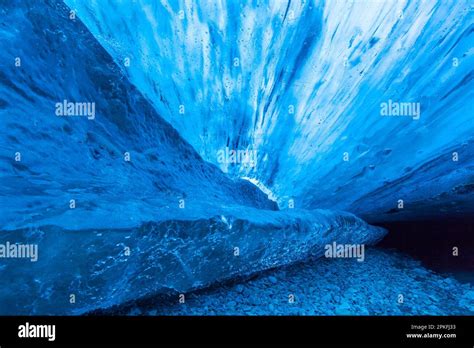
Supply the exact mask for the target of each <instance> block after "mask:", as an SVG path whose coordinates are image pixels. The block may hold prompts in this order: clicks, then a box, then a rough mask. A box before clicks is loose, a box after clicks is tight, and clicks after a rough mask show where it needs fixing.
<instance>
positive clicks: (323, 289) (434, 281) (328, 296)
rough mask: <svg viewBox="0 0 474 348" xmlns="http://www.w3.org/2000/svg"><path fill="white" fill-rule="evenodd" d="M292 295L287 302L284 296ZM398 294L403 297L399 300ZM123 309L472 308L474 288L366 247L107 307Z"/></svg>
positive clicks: (372, 311)
mask: <svg viewBox="0 0 474 348" xmlns="http://www.w3.org/2000/svg"><path fill="white" fill-rule="evenodd" d="M291 296H293V298H294V302H293V303H291V301H290V299H291V298H292V297H291ZM401 296H403V303H399V301H400V302H401V299H402V298H401ZM114 312H119V313H121V314H128V315H473V314H474V288H473V287H472V285H470V284H461V283H460V282H458V281H457V280H455V279H453V278H450V277H447V276H444V275H439V274H435V273H433V272H432V271H430V270H428V269H426V268H424V267H423V266H422V265H421V263H420V262H418V261H415V260H413V259H411V258H409V257H408V256H406V255H403V254H400V253H397V252H393V251H390V250H382V249H377V248H371V249H368V250H367V252H366V259H365V261H364V262H357V261H356V260H355V259H319V260H314V261H310V262H307V263H300V264H297V265H293V266H287V267H284V268H280V269H277V270H273V271H268V272H265V273H263V274H260V275H259V276H257V277H254V278H252V279H250V280H248V281H246V282H242V283H233V284H223V285H221V286H219V287H216V288H214V289H207V290H201V291H198V292H194V293H189V294H186V296H185V303H184V304H182V303H179V296H178V295H177V296H176V297H173V298H172V299H166V300H163V299H157V298H154V299H147V300H143V301H141V302H139V303H134V304H133V305H130V306H126V307H121V308H115V310H114Z"/></svg>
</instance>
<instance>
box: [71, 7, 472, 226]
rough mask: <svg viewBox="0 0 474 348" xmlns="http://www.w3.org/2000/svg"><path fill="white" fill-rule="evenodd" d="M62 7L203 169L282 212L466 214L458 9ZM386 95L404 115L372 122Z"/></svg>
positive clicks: (465, 65) (466, 54)
mask: <svg viewBox="0 0 474 348" xmlns="http://www.w3.org/2000/svg"><path fill="white" fill-rule="evenodd" d="M66 3H67V4H68V5H69V6H70V8H71V9H74V10H76V11H77V15H78V17H79V18H80V19H81V21H82V22H83V23H84V24H85V25H86V26H87V28H88V29H89V30H90V31H91V32H92V33H93V34H94V36H95V38H96V39H97V40H98V41H99V42H100V43H101V45H102V46H103V47H104V48H105V49H106V50H107V52H108V53H109V54H111V56H112V57H113V58H114V61H115V62H116V63H117V65H118V66H120V67H121V68H122V69H123V71H124V73H125V74H126V76H127V77H128V79H129V80H130V81H131V82H132V83H133V84H134V85H135V86H136V87H137V88H138V89H139V90H140V92H142V93H143V95H144V96H145V97H146V98H147V99H148V100H149V101H150V102H151V103H152V104H153V106H154V107H155V109H156V110H157V112H158V113H159V114H160V115H161V116H162V117H163V118H165V119H166V120H167V121H168V122H170V123H171V124H172V125H173V127H174V128H175V129H177V130H178V132H179V133H180V134H181V136H183V137H184V138H185V139H186V140H187V141H188V142H189V143H190V144H191V145H192V146H193V147H194V148H195V149H196V150H197V151H198V152H199V154H200V155H201V156H202V157H203V158H204V159H205V160H206V161H209V162H211V163H215V164H216V165H218V166H220V168H221V169H222V170H223V171H224V172H227V173H229V174H231V175H232V176H237V177H245V178H249V179H251V180H252V181H253V182H254V183H257V184H258V185H260V187H261V188H266V189H267V190H268V191H266V192H271V194H272V196H273V197H274V198H276V199H277V201H278V202H279V205H280V207H281V208H285V207H287V206H288V204H289V202H291V201H290V200H293V201H294V205H295V206H298V207H302V208H321V207H322V208H330V209H342V210H348V211H351V212H354V213H357V214H360V215H362V216H363V217H365V218H367V219H369V220H371V221H375V220H389V219H406V218H416V217H434V216H443V215H453V214H454V215H459V214H464V213H466V212H470V213H472V212H474V203H473V184H474V174H473V168H474V144H473V137H474V122H473V116H474V111H473V102H472V100H473V99H472V98H473V91H474V88H473V84H474V82H473V71H472V67H473V49H472V42H473V14H474V12H473V7H472V4H470V2H469V1H456V2H442V1H426V2H421V1H407V2H405V1H342V0H341V1H337V0H336V1H326V2H319V1H271V2H268V1H251V2H244V1H224V2H220V1H219V2H217V1H198V2H196V1H161V2H152V1H133V2H130V1H125V2H117V1H92V2H85V1H75V0H67V1H66ZM391 101H394V102H401V103H403V102H410V103H418V106H419V107H420V109H421V110H420V111H421V112H420V114H419V115H418V116H419V118H417V117H383V116H382V115H381V104H382V103H389V102H391ZM225 148H229V149H234V150H250V151H255V152H256V154H257V157H258V161H257V165H256V166H245V165H238V164H237V165H235V164H234V163H219V161H218V155H217V152H218V151H219V150H221V149H225ZM453 159H454V160H453ZM400 200H403V203H402V205H403V209H399V207H401V206H402V205H400Z"/></svg>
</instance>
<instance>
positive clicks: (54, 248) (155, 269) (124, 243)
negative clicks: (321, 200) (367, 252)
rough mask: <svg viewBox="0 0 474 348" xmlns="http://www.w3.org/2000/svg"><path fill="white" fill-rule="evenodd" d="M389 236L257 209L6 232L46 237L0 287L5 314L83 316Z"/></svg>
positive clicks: (315, 216) (319, 214)
mask: <svg viewBox="0 0 474 348" xmlns="http://www.w3.org/2000/svg"><path fill="white" fill-rule="evenodd" d="M384 234H385V230H384V229H382V228H379V227H372V226H369V225H367V224H366V223H365V222H363V221H362V220H360V219H359V218H357V217H355V216H353V215H351V214H348V213H333V212H329V211H326V210H314V211H311V212H303V211H300V212H296V211H295V212H272V211H267V212H263V211H262V210H256V209H252V208H243V209H240V210H236V209H234V210H233V213H232V214H226V215H221V216H209V217H207V218H206V217H201V218H199V219H195V220H172V221H161V222H149V223H146V224H144V225H142V226H140V227H138V228H133V229H105V230H97V229H94V230H81V231H71V230H64V229H59V228H55V227H51V226H47V227H46V226H45V227H42V228H38V229H35V230H31V229H25V230H17V231H9V232H2V236H1V240H3V239H5V240H15V241H17V242H20V243H28V242H29V243H31V242H35V243H38V248H39V258H38V261H37V262H30V261H29V260H18V259H11V260H6V262H4V263H2V267H1V268H0V278H1V279H2V282H5V284H8V286H3V287H1V288H0V313H2V314H13V313H17V314H78V313H83V312H86V311H90V310H94V309H98V308H106V307H109V306H112V305H117V304H122V303H124V302H128V301H132V300H136V299H139V298H141V297H144V296H150V295H153V294H160V293H184V292H187V291H190V290H192V289H195V288H200V287H204V286H208V285H210V284H212V283H213V282H215V281H219V280H225V279H229V278H232V277H234V276H243V275H249V274H252V273H255V272H257V271H260V270H263V269H268V268H273V267H277V266H281V265H285V264H288V263H292V262H295V261H299V260H303V259H306V258H308V257H319V256H322V255H323V254H324V245H325V244H330V243H333V242H334V241H336V242H337V243H350V244H353V243H368V244H372V243H375V242H377V241H378V240H379V239H381V238H382V237H383V236H384ZM127 248H128V249H127ZM127 250H129V252H127ZM70 294H74V295H75V298H76V303H75V304H74V305H71V304H70V303H69V296H70Z"/></svg>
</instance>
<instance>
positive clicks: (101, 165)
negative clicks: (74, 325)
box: [0, 0, 474, 315]
mask: <svg viewBox="0 0 474 348" xmlns="http://www.w3.org/2000/svg"><path fill="white" fill-rule="evenodd" d="M0 14H1V16H0V38H1V50H0V91H1V94H0V117H1V120H2V123H1V126H0V156H1V161H0V166H1V171H0V178H1V192H0V209H1V210H0V223H1V226H0V227H1V234H0V279H1V282H2V287H0V314H1V315H11V314H28V315H30V314H31V315H36V314H53V315H55V314H66V315H75V314H85V313H94V312H97V311H111V312H108V313H132V314H137V313H140V314H152V315H153V314H163V313H164V314H169V313H171V314H173V313H175V314H321V315H327V314H336V315H339V314H365V315H367V314H432V313H435V314H473V313H474V280H473V279H474V277H472V274H473V272H474V266H473V265H474V259H473V258H472V255H473V254H474V246H473V240H474V235H473V229H472V221H473V220H474V121H473V117H474V110H473V95H474V79H473V77H474V72H473V66H474V64H473V63H474V52H473V48H472V43H473V42H474V39H473V35H474V21H473V16H474V7H473V5H472V3H471V2H470V1H468V0H465V1H464V0H463V1H456V2H441V1H433V0H430V1H425V2H422V1H406V2H405V1H392V0H384V1H377V2H375V1H342V0H340V1H339V0H335V1H318V0H315V1H312V0H311V1H305V0H301V1H292V0H288V1H286V0H285V1H283V0H282V1H259V0H257V1H231V0H228V1H200V0H198V1H192V0H180V1H178V0H177V1H166V0H161V1H158V0H157V1H151V0H138V1H123V2H121V1H115V0H104V1H92V0H91V1H82V0H80V1H78V0H65V1H64V2H62V1H59V0H46V1H43V2H37V1H31V0H27V1H22V2H19V3H13V2H11V1H7V2H5V3H2V5H1V7H0ZM423 221H429V223H423ZM453 221H456V223H454V222H453ZM460 221H461V222H466V223H465V224H464V225H463V224H461V225H462V226H461V227H459V228H457V226H458V225H457V224H459V223H460ZM414 223H416V224H418V225H416V226H417V227H416V228H415V227H413V226H415V225H413V224H414ZM438 223H439V224H440V225H439V226H443V227H442V228H441V229H440V231H439V233H438V234H437V235H436V236H437V237H436V238H435V237H433V235H434V234H433V233H432V231H433V229H436V228H435V227H434V226H436V225H437V224H438ZM407 224H408V225H407ZM410 224H411V225H410ZM409 226H412V227H409ZM450 226H451V227H450ZM453 226H454V227H453ZM459 230H462V231H461V232H459ZM407 231H411V232H410V233H407ZM445 231H446V233H445ZM447 231H449V233H448V232H447ZM387 234H388V236H387ZM401 236H403V238H405V239H403V243H402V242H401V239H400V238H402V237H401ZM384 238H385V239H384ZM382 239H383V240H384V241H383V242H382V243H381V244H378V245H379V246H378V247H377V246H375V245H377V243H379V242H380V241H381V240H382ZM430 239H431V240H432V241H434V240H439V241H443V243H444V244H443V248H441V249H442V250H441V249H440V251H439V253H444V254H443V255H447V254H449V253H451V254H450V258H452V257H454V256H453V254H452V253H453V251H452V250H454V249H453V248H455V249H456V251H457V252H459V253H460V255H459V257H460V258H458V259H456V260H462V261H460V262H458V263H459V265H461V266H462V268H463V274H465V275H466V274H467V276H466V278H465V279H468V280H463V281H461V280H460V279H459V278H456V277H454V276H451V275H449V274H446V273H439V272H434V271H431V270H429V269H428V268H427V266H426V264H420V263H419V262H418V261H417V260H416V259H417V250H419V249H413V250H411V251H410V252H409V254H410V256H408V255H406V254H404V253H403V252H406V251H407V250H408V249H410V248H408V247H406V246H407V244H409V243H410V241H412V242H414V241H416V242H417V243H420V245H421V244H423V243H424V242H425V241H426V240H430ZM333 243H337V244H341V245H342V244H344V245H364V246H365V245H366V246H367V248H366V249H364V250H365V253H366V258H365V260H364V261H363V262H358V261H357V260H352V259H350V260H349V259H343V260H330V259H329V258H327V257H326V258H324V257H323V256H325V255H326V254H325V250H326V247H327V246H328V245H332V244H333ZM384 243H385V244H384ZM453 243H454V244H453ZM21 245H24V246H33V245H34V246H37V255H36V256H37V260H33V259H32V258H30V259H28V257H22V255H20V254H21V248H20V246H21ZM384 245H386V246H390V247H395V249H398V250H397V251H393V249H391V248H384ZM431 247H432V249H435V248H438V245H435V244H433V245H432V246H431ZM31 250H33V249H31ZM27 251H28V250H27V249H24V250H23V252H24V253H27ZM23 256H25V255H23ZM326 256H327V255H326ZM455 256H456V257H457V256H458V255H455ZM433 257H438V256H433ZM439 257H441V256H439ZM443 257H447V256H443ZM412 258H413V259H412ZM419 258H421V256H420V257H419ZM359 261H361V260H359ZM337 270H341V272H338V271H337ZM387 270H391V272H388V273H390V275H387V273H386V272H387ZM343 272H344V274H343ZM438 273H439V274H438ZM347 274H349V275H350V276H351V277H353V283H352V284H350V285H349V284H346V283H345V282H346V279H344V278H348V276H347ZM364 277H365V278H364ZM290 279H292V280H290ZM367 281H369V285H364V284H366V282H367ZM3 284H4V285H3ZM289 284H290V285H291V286H290V285H289ZM298 284H300V285H298ZM304 284H312V285H311V286H310V287H309V288H308V289H312V290H308V291H309V293H308V291H306V290H301V289H302V288H305V286H303V285H304ZM354 284H359V285H358V286H355V285H354ZM289 287H291V288H292V289H293V290H288V289H289ZM400 287H402V288H400ZM252 289H253V290H252ZM256 289H259V290H258V291H259V294H260V295H258V296H260V297H262V296H263V297H264V296H266V294H267V295H268V296H269V297H271V298H276V297H277V295H275V292H278V291H280V292H278V294H279V295H278V296H280V295H281V297H282V298H287V297H288V292H289V291H291V292H292V293H291V295H292V296H293V292H295V297H296V299H298V301H296V303H299V305H294V304H293V303H292V306H291V307H285V306H280V307H278V306H274V305H273V304H272V305H271V306H272V307H264V308H263V307H262V306H261V304H260V303H259V302H258V301H257V300H255V299H256V298H257V297H258V296H257V295H255V293H256V292H257V290H256ZM298 289H300V290H301V291H299V290H298ZM351 289H352V290H351ZM354 289H357V291H356V290H354ZM369 293H381V294H382V293H383V295H380V298H370V299H369V297H370V296H371V295H370V296H369V295H367V294H369ZM179 294H186V296H188V297H189V298H191V299H192V298H194V299H195V300H193V301H195V303H196V305H195V306H194V307H193V305H192V303H193V301H191V302H189V301H188V302H187V303H186V306H184V307H183V306H180V304H179V303H174V302H173V301H175V298H176V296H177V295H179ZM400 294H403V295H404V298H405V299H406V301H408V302H409V301H410V300H411V301H413V303H414V305H413V306H412V307H403V306H401V305H400V302H399V297H400ZM420 294H428V295H429V296H428V295H420ZM422 296H425V297H426V298H427V299H426V302H425V299H424V298H425V297H423V298H421V299H420V297H422ZM354 297H359V298H361V299H362V298H363V299H364V300H360V301H358V302H357V303H355V302H350V301H349V300H348V299H349V298H354ZM238 299H240V300H238ZM170 301H171V302H173V304H172V305H171V304H169V302H170ZM239 301H240V302H239ZM242 301H243V302H245V301H247V302H245V304H242ZM252 301H253V302H252ZM269 301H270V300H269ZM281 301H282V300H280V302H281ZM364 301H366V302H364ZM383 301H386V302H383ZM397 301H398V302H397ZM250 302H251V304H250ZM211 303H214V304H216V303H217V304H218V305H219V306H220V307H219V308H210V307H212V305H211ZM315 303H316V304H317V306H316V305H315ZM441 303H444V305H441ZM240 305H241V306H242V307H239V306H240ZM215 306H217V305H215ZM205 308H207V309H206V310H205ZM407 308H409V309H407ZM137 311H138V312H137Z"/></svg>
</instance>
